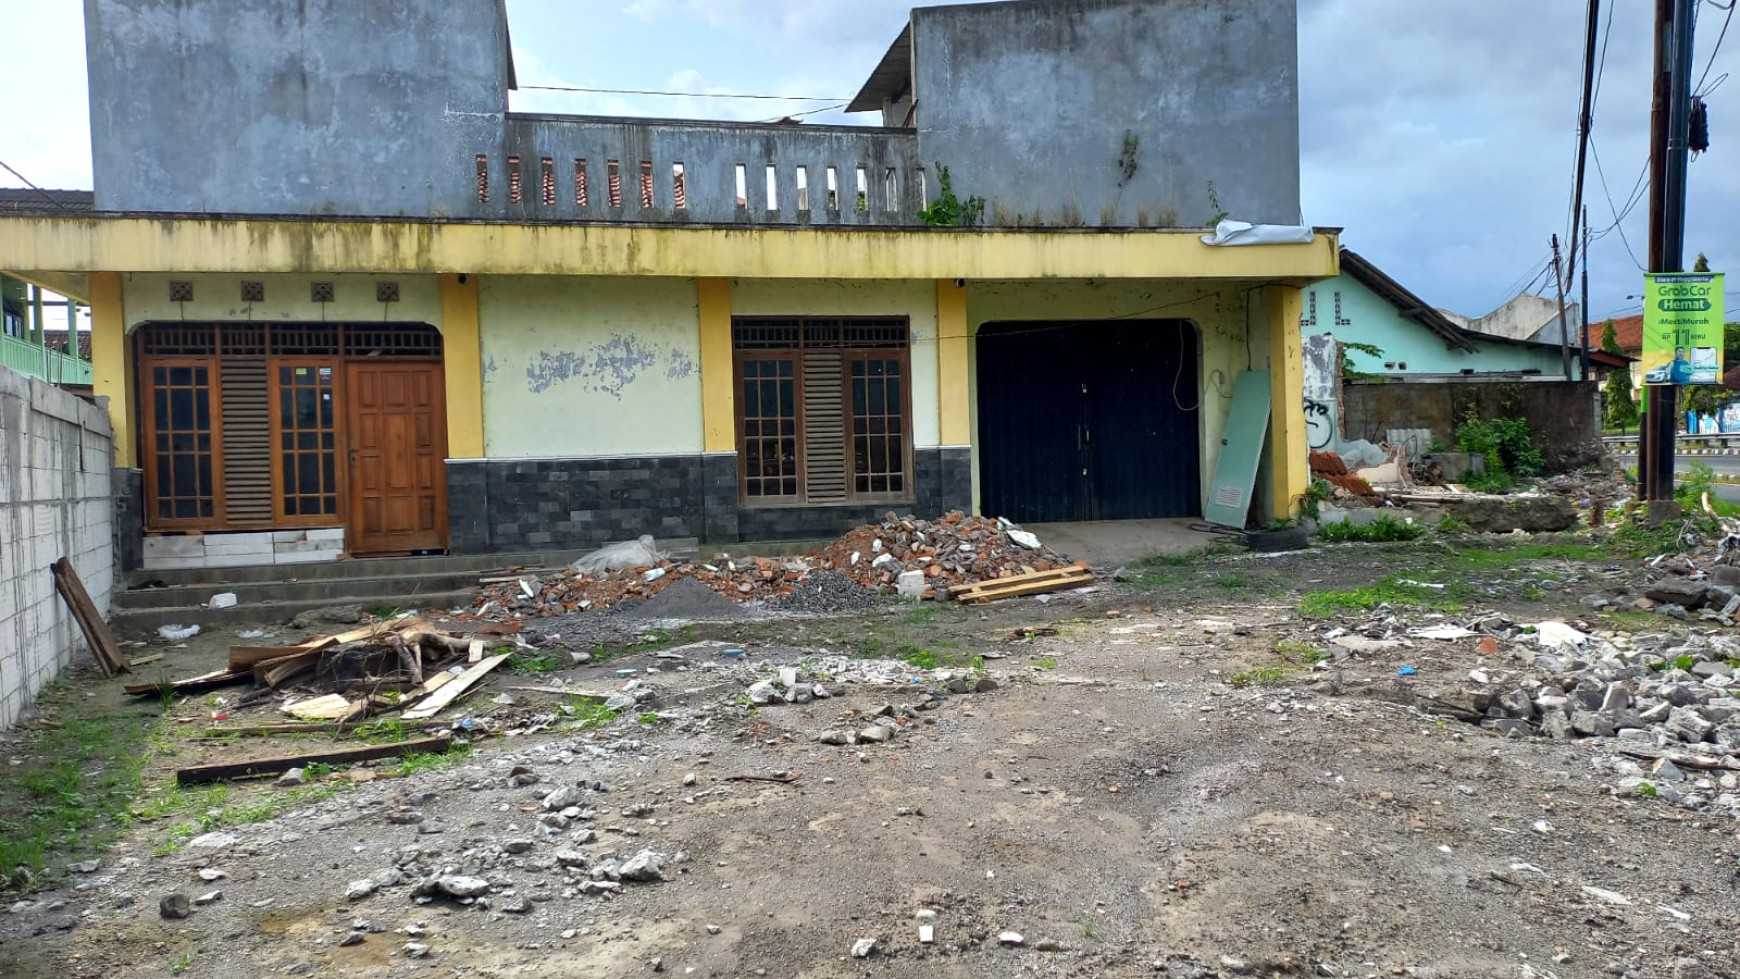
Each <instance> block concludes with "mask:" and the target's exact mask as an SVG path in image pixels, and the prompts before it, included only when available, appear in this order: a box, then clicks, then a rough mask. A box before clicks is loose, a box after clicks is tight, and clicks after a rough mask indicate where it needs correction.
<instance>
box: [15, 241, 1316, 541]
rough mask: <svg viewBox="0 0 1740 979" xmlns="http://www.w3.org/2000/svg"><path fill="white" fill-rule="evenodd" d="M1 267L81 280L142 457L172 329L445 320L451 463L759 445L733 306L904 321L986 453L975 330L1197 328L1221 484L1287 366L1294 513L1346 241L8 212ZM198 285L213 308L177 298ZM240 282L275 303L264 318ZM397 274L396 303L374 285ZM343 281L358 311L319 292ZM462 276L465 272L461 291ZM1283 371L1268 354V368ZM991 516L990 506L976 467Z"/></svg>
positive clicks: (945, 438)
mask: <svg viewBox="0 0 1740 979" xmlns="http://www.w3.org/2000/svg"><path fill="white" fill-rule="evenodd" d="M0 268H34V269H56V270H61V271H60V272H59V273H56V274H60V275H65V276H75V277H83V279H84V281H86V282H88V286H89V288H88V295H89V298H90V301H91V304H92V307H93V319H92V322H93V330H94V338H93V339H94V344H93V350H94V355H93V361H94V374H95V387H96V392H97V393H98V394H101V395H108V396H109V398H110V414H111V421H112V422H113V424H114V427H115V433H116V446H117V459H116V464H117V465H118V466H122V467H132V466H136V465H137V461H136V452H135V450H136V446H135V434H134V420H133V419H132V418H131V417H130V415H131V412H130V406H131V405H132V403H133V396H132V388H133V384H134V378H133V370H134V366H133V364H132V362H131V361H132V358H131V354H130V350H131V348H130V345H129V344H128V342H127V333H128V331H130V330H131V329H132V328H134V327H135V326H136V325H137V324H139V323H142V322H146V321H152V320H175V319H181V318H186V319H197V320H220V321H221V320H230V321H233V320H237V319H248V318H255V319H267V320H283V321H294V320H298V319H316V318H328V319H342V320H346V321H350V322H363V321H370V320H381V319H386V320H391V321H395V322H430V323H432V325H435V326H437V327H438V328H440V329H441V331H442V333H443V336H444V346H445V375H446V394H447V413H448V420H447V427H448V433H449V434H448V439H449V456H450V457H451V458H456V459H478V458H492V459H493V458H536V457H592V456H619V455H682V454H694V453H700V452H710V453H729V452H734V451H735V450H736V426H735V413H734V398H735V381H734V376H733V375H734V364H733V356H732V339H731V336H732V329H731V322H732V317H733V315H739V316H745V315H747V316H755V315H767V316H771V315H814V316H830V315H834V316H848V315H884V316H890V315H893V316H905V317H908V318H909V319H910V322H911V324H912V354H911V357H912V370H913V377H912V383H911V399H912V438H913V444H914V445H915V446H917V447H921V448H931V447H935V446H962V447H964V446H973V445H977V444H979V442H980V440H979V432H978V425H979V419H978V418H977V411H976V404H977V390H976V385H977V380H978V379H977V371H976V363H975V357H976V355H975V344H974V341H973V337H974V336H975V334H976V333H977V331H978V329H979V328H980V326H981V325H983V324H985V323H991V322H1004V321H1019V320H1049V321H1074V320H1081V321H1088V320H1104V319H1185V320H1189V321H1190V322H1191V323H1192V324H1194V325H1195V327H1196V329H1197V331H1198V335H1199V338H1200V347H1199V362H1198V365H1197V367H1198V370H1197V376H1198V379H1199V382H1198V384H1197V385H1196V390H1188V391H1186V390H1174V389H1173V388H1169V387H1167V386H1166V385H1165V384H1164V383H1163V382H1164V380H1165V379H1160V380H1159V382H1158V383H1157V384H1156V386H1155V396H1156V397H1173V398H1176V399H1179V402H1180V404H1186V405H1188V404H1195V405H1198V406H1199V407H1200V410H1198V411H1197V412H1196V417H1197V419H1198V425H1199V430H1198V432H1197V433H1196V434H1197V440H1198V444H1199V445H1200V447H1201V449H1200V459H1199V465H1200V468H1201V473H1202V492H1203V493H1204V494H1206V493H1207V491H1208V484H1209V482H1210V481H1211V479H1212V474H1213V472H1214V468H1215V465H1216V463H1217V461H1218V456H1219V447H1220V438H1221V435H1222V433H1223V431H1224V428H1225V424H1226V417H1227V412H1228V409H1229V407H1230V403H1231V395H1232V383H1233V378H1234V377H1235V376H1236V375H1237V374H1238V372H1239V371H1241V370H1245V369H1247V368H1251V367H1255V368H1258V369H1261V368H1262V367H1264V366H1267V367H1268V368H1269V369H1270V370H1271V385H1272V395H1273V408H1272V417H1271V439H1270V446H1271V453H1270V456H1269V458H1268V459H1267V461H1266V465H1265V472H1266V473H1267V480H1268V481H1267V483H1266V484H1265V486H1266V488H1267V489H1268V490H1269V494H1268V495H1269V496H1270V498H1271V500H1272V504H1273V507H1272V508H1273V510H1274V512H1275V515H1276V516H1282V515H1287V514H1290V513H1291V512H1292V511H1293V508H1294V506H1295V504H1296V501H1297V499H1298V497H1299V495H1300V494H1302V493H1303V492H1304V491H1305V489H1306V487H1307V485H1308V480H1309V471H1308V465H1307V456H1306V448H1305V445H1306V435H1305V431H1304V424H1303V421H1304V420H1303V414H1302V407H1301V405H1302V400H1301V395H1302V382H1303V374H1302V365H1301V363H1300V337H1299V326H1298V322H1299V315H1300V312H1301V309H1300V307H1301V302H1302V297H1301V293H1300V290H1299V288H1298V285H1300V284H1304V283H1308V282H1310V281H1315V280H1318V279H1323V278H1328V277H1331V276H1333V275H1335V274H1336V273H1337V271H1338V246H1337V241H1336V238H1335V236H1334V235H1332V234H1320V235H1318V236H1317V239H1316V241H1315V242H1314V243H1313V244H1310V245H1297V246H1255V247H1239V248H1216V247H1211V246H1207V245H1204V244H1202V242H1201V241H1200V240H1199V235H1198V233H1195V232H1174V231H1166V232H1156V231H1141V232H1134V231H1130V232H1122V231H1120V232H1104V231H1043V230H1041V231H1026V230H1021V231H984V232H978V231H945V230H935V229H928V230H922V231H919V230H913V231H906V230H899V231H895V230H887V231H884V230H838V229H834V230H811V229H790V228H731V229H723V228H670V227H655V226H626V225H560V226H556V225H495V224H487V225H486V224H476V223H451V224H442V223H431V222H413V221H344V222H333V221H318V220H295V219H285V220H276V219H267V220H245V221H243V220H229V219H222V220H197V219H182V218H165V219H156V218H101V217H79V218H68V217H28V218H16V217H6V218H0ZM171 277H174V278H177V279H192V280H193V281H194V284H195V297H196V298H195V301H194V302H191V303H186V304H183V303H170V302H169V301H168V299H167V296H168V281H169V279H170V278H171ZM242 278H250V279H263V280H265V281H266V284H267V302H266V303H264V304H254V306H252V307H249V306H246V305H245V304H242V303H240V301H239V294H238V290H237V284H238V282H239V280H240V279H242ZM383 278H392V279H394V280H396V281H398V282H399V283H400V289H401V301H400V302H399V303H396V304H391V308H385V309H383V306H382V304H380V303H378V302H376V301H375V297H374V287H373V284H374V282H376V281H377V280H379V279H383ZM315 279H320V280H322V281H334V282H335V283H336V284H337V288H338V294H339V295H338V302H337V303H334V304H325V305H324V306H320V305H314V304H311V303H310V302H309V297H308V283H309V282H310V281H313V280H315ZM462 280H463V281H462ZM1265 361H1266V363H1265ZM973 482H974V485H973V502H974V505H975V508H976V507H977V503H978V472H977V458H976V456H975V458H974V461H973Z"/></svg>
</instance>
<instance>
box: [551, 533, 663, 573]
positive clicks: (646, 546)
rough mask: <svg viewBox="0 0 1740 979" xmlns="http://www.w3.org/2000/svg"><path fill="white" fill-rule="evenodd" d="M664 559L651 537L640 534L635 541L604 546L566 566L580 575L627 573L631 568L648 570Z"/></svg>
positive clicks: (656, 543)
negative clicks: (604, 572) (612, 572)
mask: <svg viewBox="0 0 1740 979" xmlns="http://www.w3.org/2000/svg"><path fill="white" fill-rule="evenodd" d="M664 559H665V554H664V552H662V551H660V550H659V549H658V542H657V541H655V540H653V536H652V535H651V534H641V535H640V537H639V539H637V540H631V541H624V542H622V543H620V544H606V545H604V546H603V547H600V548H599V549H598V550H596V551H593V552H592V553H590V554H587V555H584V556H582V557H581V558H580V559H579V560H578V561H575V562H574V563H573V564H570V565H568V569H569V570H570V571H576V572H579V573H582V574H596V573H598V572H600V571H627V570H630V569H631V568H650V567H652V566H654V565H656V564H658V563H659V562H660V561H662V560H664Z"/></svg>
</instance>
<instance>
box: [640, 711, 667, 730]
mask: <svg viewBox="0 0 1740 979" xmlns="http://www.w3.org/2000/svg"><path fill="white" fill-rule="evenodd" d="M634 719H635V721H637V722H638V723H641V724H645V725H647V726H649V727H650V726H651V725H654V724H657V723H658V722H659V721H660V720H662V718H660V717H659V712H658V711H656V710H649V711H644V712H642V713H639V714H636V715H635V716H634Z"/></svg>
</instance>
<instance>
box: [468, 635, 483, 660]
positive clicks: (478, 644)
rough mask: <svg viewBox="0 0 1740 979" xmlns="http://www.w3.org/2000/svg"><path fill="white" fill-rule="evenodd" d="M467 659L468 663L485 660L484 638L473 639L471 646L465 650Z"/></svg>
mask: <svg viewBox="0 0 1740 979" xmlns="http://www.w3.org/2000/svg"><path fill="white" fill-rule="evenodd" d="M465 661H466V662H467V663H481V662H483V640H482V639H473V640H472V641H471V647H470V648H469V649H467V650H466V651H465Z"/></svg>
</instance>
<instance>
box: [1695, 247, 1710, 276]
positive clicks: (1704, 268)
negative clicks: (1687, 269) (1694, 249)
mask: <svg viewBox="0 0 1740 979" xmlns="http://www.w3.org/2000/svg"><path fill="white" fill-rule="evenodd" d="M1692 271H1693V272H1708V271H1710V260H1709V259H1708V258H1707V257H1705V255H1704V253H1703V252H1699V253H1698V260H1697V261H1695V262H1693V263H1692Z"/></svg>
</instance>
